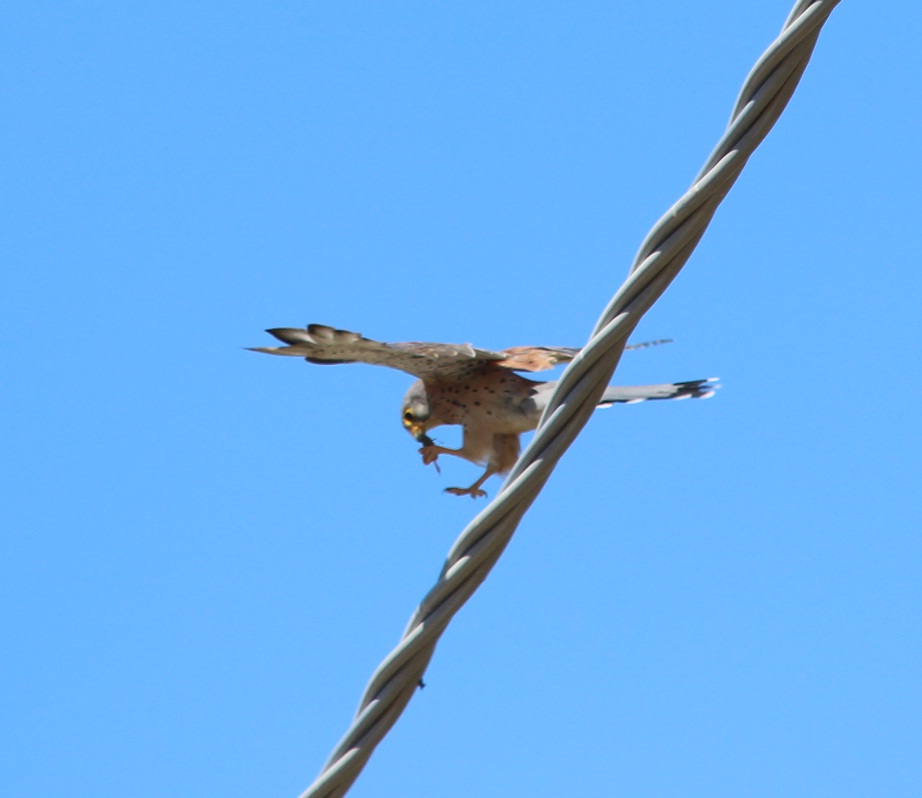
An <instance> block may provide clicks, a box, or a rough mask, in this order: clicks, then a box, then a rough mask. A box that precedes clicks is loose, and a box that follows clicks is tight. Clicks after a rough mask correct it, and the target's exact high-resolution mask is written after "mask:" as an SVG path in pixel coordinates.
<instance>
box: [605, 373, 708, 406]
mask: <svg viewBox="0 0 922 798" xmlns="http://www.w3.org/2000/svg"><path fill="white" fill-rule="evenodd" d="M719 387H720V386H719V385H717V377H709V378H708V379H706V380H689V381H688V382H664V383H662V384H661V385H630V386H623V387H622V386H617V385H612V386H611V387H609V388H606V389H605V393H603V394H602V398H601V399H600V400H599V407H611V406H612V405H614V404H628V405H629V404H634V403H635V402H646V401H647V400H648V399H707V398H708V397H709V396H713V395H714V391H715V389H717V388H719Z"/></svg>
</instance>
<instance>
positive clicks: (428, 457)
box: [419, 444, 445, 468]
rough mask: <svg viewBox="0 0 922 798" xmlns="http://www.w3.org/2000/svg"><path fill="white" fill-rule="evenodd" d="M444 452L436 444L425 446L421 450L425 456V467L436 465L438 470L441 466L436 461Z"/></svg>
mask: <svg viewBox="0 0 922 798" xmlns="http://www.w3.org/2000/svg"><path fill="white" fill-rule="evenodd" d="M444 451H445V450H444V449H443V448H442V447H441V446H436V445H435V444H430V445H428V446H423V448H422V449H420V450H419V453H420V454H421V455H422V456H423V465H430V464H432V463H435V465H436V468H438V465H439V464H438V463H436V460H438V459H439V455H440V454H442V453H443V452H444Z"/></svg>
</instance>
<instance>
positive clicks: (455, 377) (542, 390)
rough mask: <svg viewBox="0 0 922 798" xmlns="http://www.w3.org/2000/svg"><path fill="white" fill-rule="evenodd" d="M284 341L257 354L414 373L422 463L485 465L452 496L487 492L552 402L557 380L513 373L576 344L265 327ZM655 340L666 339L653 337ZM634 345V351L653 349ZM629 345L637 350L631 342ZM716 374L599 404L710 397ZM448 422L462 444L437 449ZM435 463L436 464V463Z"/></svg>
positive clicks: (413, 409) (413, 420) (544, 365)
mask: <svg viewBox="0 0 922 798" xmlns="http://www.w3.org/2000/svg"><path fill="white" fill-rule="evenodd" d="M266 332H268V333H269V334H270V335H273V336H275V338H277V339H278V340H279V341H281V342H282V343H284V344H285V346H279V347H253V348H252V351H254V352H265V353H266V354H270V355H288V356H290V357H303V358H304V359H305V360H307V362H308V363H319V364H334V363H370V364H373V365H378V366H388V367H390V368H394V369H399V370H400V371H405V372H407V373H408V374H412V375H413V376H414V377H417V381H416V382H414V383H413V384H412V385H411V386H410V390H408V391H407V394H406V396H405V397H404V399H403V406H402V408H401V411H400V413H401V420H402V421H403V426H404V427H405V428H406V430H407V431H408V432H409V433H410V434H411V435H412V436H413V437H414V438H415V439H416V440H417V441H418V442H419V443H421V444H423V446H422V448H421V449H420V450H419V451H420V454H421V455H422V458H423V463H424V464H425V465H429V464H430V463H436V461H437V460H438V457H439V455H443V454H444V455H449V454H450V455H454V456H455V457H463V458H464V459H465V460H469V461H471V462H472V463H474V464H475V465H480V466H484V467H485V469H486V470H485V471H484V473H483V475H482V476H481V477H480V478H479V479H478V480H477V481H476V482H474V484H472V485H471V486H470V487H467V488H447V490H446V492H447V493H452V494H454V495H455V496H470V497H472V498H477V497H478V496H485V495H486V493H485V491H483V490H482V489H481V486H482V485H483V483H484V482H486V481H487V479H489V478H490V477H491V476H493V475H494V474H505V473H507V472H508V471H509V470H510V469H511V468H512V466H513V465H514V464H515V461H516V460H517V459H518V456H519V452H520V449H521V447H520V443H519V435H520V434H521V433H523V432H528V431H530V430H533V429H534V428H535V427H536V426H537V424H538V419H539V418H540V417H541V413H542V412H543V410H544V408H545V407H546V406H547V403H548V399H549V398H550V396H551V394H552V393H553V391H554V387H555V386H556V384H557V383H556V382H537V381H535V380H530V379H528V378H526V377H523V376H521V375H520V374H518V373H516V372H519V371H529V372H531V371H544V370H545V369H550V368H553V367H554V366H556V365H557V364H558V363H565V362H567V361H570V360H572V359H573V358H574V357H575V356H576V354H577V353H578V352H579V351H580V350H579V349H571V348H566V347H548V346H515V347H512V348H511V349H503V350H502V351H499V352H493V351H490V350H488V349H476V348H475V347H473V346H471V345H470V344H440V343H420V342H409V343H382V342H380V341H372V340H371V339H369V338H364V337H363V336H362V335H361V333H356V332H348V331H346V330H336V329H334V328H332V327H327V326H325V325H322V324H309V325H308V326H307V327H306V328H300V327H281V328H276V329H272V330H267V331H266ZM652 343H663V342H662V341H654V342H652ZM649 345H650V344H637V345H634V347H633V348H640V347H643V346H649ZM628 348H632V347H628ZM715 382H716V380H715V379H713V378H710V379H703V380H690V381H688V382H671V383H663V384H661V385H637V386H633V387H624V388H621V387H615V386H612V387H610V388H607V389H606V391H605V393H604V394H603V395H602V398H601V400H600V401H599V407H607V406H610V405H613V404H617V403H624V404H631V403H633V402H642V401H645V400H647V399H705V398H707V397H709V396H712V395H713V393H714V388H715V387H716V386H715V385H714V383H715ZM443 424H460V425H461V427H462V429H463V438H462V445H461V448H460V449H447V448H445V447H444V446H438V445H437V444H436V443H435V442H434V441H433V440H432V439H431V438H430V437H429V435H428V434H427V433H428V432H429V431H430V430H432V429H434V428H435V427H439V426H442V425H443ZM436 467H438V466H437V464H436Z"/></svg>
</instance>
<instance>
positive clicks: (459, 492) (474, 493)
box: [445, 466, 499, 499]
mask: <svg viewBox="0 0 922 798" xmlns="http://www.w3.org/2000/svg"><path fill="white" fill-rule="evenodd" d="M497 473H499V472H498V470H497V469H495V468H493V466H487V470H486V471H484V472H483V476H482V477H480V479H478V480H477V481H476V482H475V483H474V484H473V485H471V486H470V487H469V488H445V492H446V493H450V494H451V495H452V496H470V497H471V498H472V499H476V498H478V497H480V496H486V495H487V492H486V491H485V490H481V489H480V486H481V485H483V483H484V482H486V481H487V480H488V479H489V478H490V477H492V476H493V475H494V474H497Z"/></svg>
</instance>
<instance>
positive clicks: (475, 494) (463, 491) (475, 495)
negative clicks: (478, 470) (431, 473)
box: [445, 488, 487, 499]
mask: <svg viewBox="0 0 922 798" xmlns="http://www.w3.org/2000/svg"><path fill="white" fill-rule="evenodd" d="M445 493H450V494H451V495H452V496H470V497H471V498H472V499H479V498H480V497H481V496H486V495H487V492H486V491H485V490H480V488H445Z"/></svg>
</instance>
